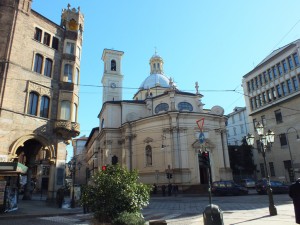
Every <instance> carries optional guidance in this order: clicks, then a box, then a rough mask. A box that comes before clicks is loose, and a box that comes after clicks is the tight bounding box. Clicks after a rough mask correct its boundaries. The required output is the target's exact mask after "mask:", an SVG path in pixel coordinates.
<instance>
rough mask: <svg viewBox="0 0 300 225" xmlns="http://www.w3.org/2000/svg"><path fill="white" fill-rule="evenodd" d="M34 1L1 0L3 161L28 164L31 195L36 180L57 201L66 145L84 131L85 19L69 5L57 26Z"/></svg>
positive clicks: (0, 124)
mask: <svg viewBox="0 0 300 225" xmlns="http://www.w3.org/2000/svg"><path fill="white" fill-rule="evenodd" d="M31 4H32V0H6V1H1V2H0V15H1V16H0V30H1V31H0V139H1V145H0V161H1V162H19V163H22V164H25V165H26V166H27V167H28V171H27V173H26V178H27V181H28V182H27V184H26V185H25V194H24V198H25V199H26V198H27V199H31V194H30V182H29V181H31V180H34V181H35V182H36V189H35V191H41V190H43V193H44V194H46V193H47V196H48V199H53V198H54V197H55V193H56V190H57V188H59V187H61V186H62V185H64V179H65V161H66V151H67V150H66V146H67V145H68V144H70V140H71V139H72V138H73V137H76V136H78V135H79V132H80V130H79V129H80V127H79V124H78V121H77V109H78V106H79V97H78V90H79V88H78V84H79V78H80V61H81V49H82V41H83V36H82V35H83V26H84V17H83V14H82V13H81V12H80V9H79V8H78V9H75V8H70V5H68V7H67V9H63V11H62V14H61V20H60V21H61V23H60V24H56V23H55V22H53V21H51V20H49V19H48V18H46V17H44V16H43V15H41V14H39V13H38V12H36V11H34V10H33V9H32V8H31ZM2 179H3V178H2Z"/></svg>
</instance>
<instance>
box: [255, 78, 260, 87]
mask: <svg viewBox="0 0 300 225" xmlns="http://www.w3.org/2000/svg"><path fill="white" fill-rule="evenodd" d="M254 79H255V86H256V88H258V87H259V86H258V79H257V77H255V78H254Z"/></svg>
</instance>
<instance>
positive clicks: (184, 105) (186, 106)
mask: <svg viewBox="0 0 300 225" xmlns="http://www.w3.org/2000/svg"><path fill="white" fill-rule="evenodd" d="M178 109H179V111H190V112H192V111H193V106H192V105H191V104H190V103H188V102H179V103H178Z"/></svg>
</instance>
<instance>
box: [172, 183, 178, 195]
mask: <svg viewBox="0 0 300 225" xmlns="http://www.w3.org/2000/svg"><path fill="white" fill-rule="evenodd" d="M173 193H174V195H175V197H177V193H178V185H176V184H175V185H173Z"/></svg>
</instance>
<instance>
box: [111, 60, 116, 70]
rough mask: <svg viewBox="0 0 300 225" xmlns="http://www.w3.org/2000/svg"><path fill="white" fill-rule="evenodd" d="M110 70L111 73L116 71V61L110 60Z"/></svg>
mask: <svg viewBox="0 0 300 225" xmlns="http://www.w3.org/2000/svg"><path fill="white" fill-rule="evenodd" d="M110 70H111V71H116V70H117V63H116V60H114V59H113V60H111V62H110Z"/></svg>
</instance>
